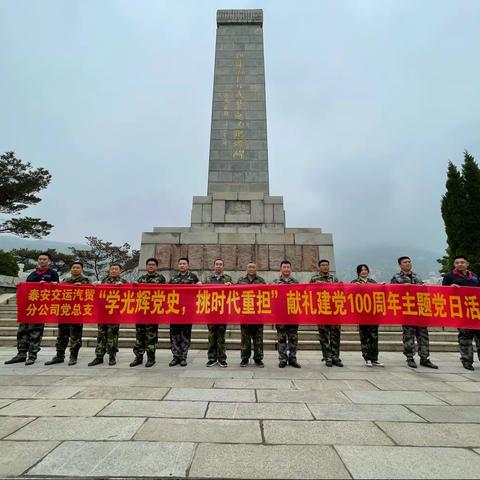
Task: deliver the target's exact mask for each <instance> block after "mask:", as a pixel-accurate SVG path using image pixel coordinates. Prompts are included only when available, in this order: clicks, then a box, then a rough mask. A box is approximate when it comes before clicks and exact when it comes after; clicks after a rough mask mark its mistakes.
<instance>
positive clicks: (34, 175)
mask: <svg viewBox="0 0 480 480" xmlns="http://www.w3.org/2000/svg"><path fill="white" fill-rule="evenodd" d="M51 178H52V176H51V175H50V173H49V172H48V170H45V169H44V168H33V167H32V165H31V164H30V163H29V162H24V161H22V160H20V159H19V158H16V157H15V154H14V152H5V154H3V155H1V156H0V215H1V214H3V215H7V216H8V217H11V216H12V215H18V214H19V212H21V211H23V210H25V209H26V208H28V207H30V206H31V205H36V204H37V203H39V202H40V200H41V199H40V197H38V196H37V195H36V194H37V193H38V192H40V191H41V190H43V189H45V188H46V187H47V186H48V184H49V183H50V180H51ZM52 227H53V225H51V224H50V223H48V222H46V221H45V220H41V219H40V218H33V217H20V218H8V219H6V218H2V219H1V221H0V233H11V234H13V235H17V236H19V237H34V238H41V237H43V236H45V235H48V234H49V233H50V230H51V229H52Z"/></svg>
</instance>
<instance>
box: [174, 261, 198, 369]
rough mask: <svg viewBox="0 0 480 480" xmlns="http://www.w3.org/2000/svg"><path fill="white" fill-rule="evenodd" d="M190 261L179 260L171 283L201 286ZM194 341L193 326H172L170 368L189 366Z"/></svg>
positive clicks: (178, 324) (183, 324) (176, 324)
mask: <svg viewBox="0 0 480 480" xmlns="http://www.w3.org/2000/svg"><path fill="white" fill-rule="evenodd" d="M189 263H190V262H189V260H188V258H186V257H182V258H180V259H179V260H178V271H177V272H176V273H175V274H174V275H173V276H172V278H171V279H170V283H173V284H179V285H193V284H201V282H200V281H199V280H198V277H197V276H196V275H195V274H194V273H193V272H191V271H190V270H189ZM191 341H192V324H191V323H190V324H185V323H172V324H170V344H171V349H172V355H173V358H172V360H171V362H170V363H169V364H168V365H169V366H170V367H174V366H175V365H180V366H181V367H186V366H187V355H188V350H189V348H190V343H191Z"/></svg>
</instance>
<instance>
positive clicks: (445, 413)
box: [408, 405, 480, 423]
mask: <svg viewBox="0 0 480 480" xmlns="http://www.w3.org/2000/svg"><path fill="white" fill-rule="evenodd" d="M408 408H409V409H410V410H412V411H414V412H415V413H416V414H417V415H420V416H421V417H422V418H424V419H425V420H427V421H428V422H440V423H442V422H444V423H446V422H449V423H450V422H451V423H480V406H468V407H462V406H454V407H452V406H435V405H432V406H423V405H408Z"/></svg>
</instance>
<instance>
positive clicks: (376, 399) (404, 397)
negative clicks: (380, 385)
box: [344, 390, 444, 405]
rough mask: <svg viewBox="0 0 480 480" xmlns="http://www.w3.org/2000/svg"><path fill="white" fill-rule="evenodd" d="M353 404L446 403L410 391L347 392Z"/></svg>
mask: <svg viewBox="0 0 480 480" xmlns="http://www.w3.org/2000/svg"><path fill="white" fill-rule="evenodd" d="M344 393H345V395H346V396H347V397H348V398H349V399H350V400H351V401H352V402H353V403H370V404H375V403H376V404H382V405H384V404H390V405H404V404H411V405H443V404H444V402H442V401H441V400H439V399H438V398H436V397H434V396H433V395H429V394H428V393H426V392H408V391H383V390H382V391H376V392H373V391H365V392H353V391H348V390H347V391H345V392H344Z"/></svg>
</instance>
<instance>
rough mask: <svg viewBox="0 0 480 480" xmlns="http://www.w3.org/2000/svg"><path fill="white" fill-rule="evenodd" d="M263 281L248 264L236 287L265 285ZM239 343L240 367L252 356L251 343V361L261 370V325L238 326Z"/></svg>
mask: <svg viewBox="0 0 480 480" xmlns="http://www.w3.org/2000/svg"><path fill="white" fill-rule="evenodd" d="M265 283H266V282H265V280H264V279H263V278H262V277H260V276H258V275H257V265H256V264H255V263H254V262H249V263H248V265H247V272H246V275H245V276H243V277H240V278H239V279H238V282H237V284H238V285H250V284H265ZM240 333H241V341H240V355H241V359H242V360H241V362H240V366H241V367H246V366H247V365H248V362H249V361H250V355H251V354H252V342H253V361H254V362H255V365H256V366H257V367H260V368H263V367H264V366H265V364H264V363H263V324H261V323H260V324H254V323H252V324H242V325H240Z"/></svg>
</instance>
